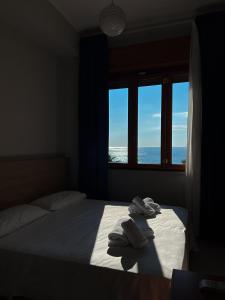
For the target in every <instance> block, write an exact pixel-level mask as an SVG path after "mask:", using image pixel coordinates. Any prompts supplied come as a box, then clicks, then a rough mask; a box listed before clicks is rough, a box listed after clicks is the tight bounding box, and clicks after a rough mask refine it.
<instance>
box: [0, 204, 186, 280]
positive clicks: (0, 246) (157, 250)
mask: <svg viewBox="0 0 225 300" xmlns="http://www.w3.org/2000/svg"><path fill="white" fill-rule="evenodd" d="M127 216H128V204H127V203H121V202H120V203H117V202H106V201H98V200H84V201H83V202H82V203H80V204H79V205H77V204H75V205H70V206H68V207H66V208H64V209H62V210H59V211H56V212H52V213H50V214H48V215H46V216H44V217H42V218H40V219H38V220H36V221H34V222H33V223H31V224H29V225H26V226H24V227H23V228H20V229H19V230H17V231H16V232H14V233H11V234H9V235H7V236H5V237H3V238H1V239H0V254H1V257H2V258H3V257H4V259H1V263H0V275H2V274H1V272H3V271H4V272H6V270H11V272H15V270H14V269H15V267H14V266H12V264H15V262H16V263H17V261H16V259H19V257H20V256H19V254H20V255H21V257H23V259H24V258H25V257H26V256H27V257H29V265H31V261H32V259H33V260H34V259H35V257H39V258H40V257H43V258H50V259H56V260H57V261H61V262H62V261H63V262H65V263H66V262H67V263H68V262H69V263H73V264H74V266H75V265H76V263H79V264H83V265H86V266H87V265H91V266H93V267H102V268H104V269H114V270H119V271H121V270H122V271H126V272H130V273H136V274H151V275H154V276H160V277H163V278H166V279H171V277H172V271H173V269H182V266H183V264H184V260H185V245H186V241H185V231H186V227H187V211H186V210H185V209H184V208H181V207H174V206H162V212H161V214H158V215H157V216H156V218H153V219H148V220H146V219H144V218H143V217H138V218H137V220H136V221H137V223H140V226H142V225H143V224H144V225H145V226H146V224H147V225H148V226H150V227H151V228H152V229H153V230H154V233H155V238H154V239H153V240H149V243H148V245H147V246H146V247H145V248H143V249H134V248H132V247H125V248H111V249H109V248H108V234H109V232H110V231H111V230H112V229H113V227H114V224H115V223H116V222H117V220H118V219H119V218H122V217H127ZM12 257H13V259H12ZM15 257H16V258H15ZM32 257H33V258H32ZM21 265H23V266H24V263H22V264H21ZM74 268H75V267H74ZM9 272H10V271H9ZM18 272H19V271H17V276H20V273H18ZM24 272H25V271H24V270H23V274H24ZM26 272H27V271H26ZM5 275H6V274H5ZM10 276H11V274H8V277H10ZM6 277H7V276H6Z"/></svg>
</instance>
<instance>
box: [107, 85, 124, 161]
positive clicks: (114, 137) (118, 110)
mask: <svg viewBox="0 0 225 300" xmlns="http://www.w3.org/2000/svg"><path fill="white" fill-rule="evenodd" d="M109 111H110V114H109V145H110V147H109V162H112V163H113V162H114V163H128V88H122V89H112V90H110V91H109Z"/></svg>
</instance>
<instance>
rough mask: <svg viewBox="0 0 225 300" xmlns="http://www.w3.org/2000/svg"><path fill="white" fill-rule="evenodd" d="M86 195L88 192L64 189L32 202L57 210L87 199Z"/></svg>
mask: <svg viewBox="0 0 225 300" xmlns="http://www.w3.org/2000/svg"><path fill="white" fill-rule="evenodd" d="M86 197H87V196H86V194H83V193H80V192H78V191H62V192H58V193H54V194H51V195H48V196H44V197H41V198H39V199H37V200H35V201H33V202H31V203H30V204H32V205H36V206H39V207H42V208H44V209H48V210H51V211H55V210H59V209H61V208H63V207H66V206H68V205H70V204H75V203H80V202H81V201H82V200H84V199H86Z"/></svg>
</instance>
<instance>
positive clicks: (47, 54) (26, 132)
mask: <svg viewBox="0 0 225 300" xmlns="http://www.w3.org/2000/svg"><path fill="white" fill-rule="evenodd" d="M32 1H33V0H32ZM11 2H12V1H9V2H8V3H11ZM34 2H35V1H34ZM46 2H47V1H41V2H40V3H39V5H40V6H42V8H46V7H45V3H46ZM36 4H37V2H36ZM5 6H7V5H5ZM1 8H2V7H1V5H0V10H1ZM3 8H4V7H3ZM20 8H21V19H20V13H19V12H18V14H17V16H16V17H15V16H14V17H15V18H12V19H13V21H12V22H11V24H9V23H10V18H9V19H7V22H5V18H1V16H2V11H1V13H0V157H5V156H18V155H36V154H65V155H66V156H68V157H70V158H71V160H70V161H71V169H72V164H73V181H72V183H73V186H76V184H77V163H76V159H77V148H78V147H77V131H76V130H77V129H76V128H77V103H78V101H77V89H78V86H77V84H78V77H77V69H78V58H77V56H76V55H77V49H74V48H73V47H75V46H74V45H75V44H76V43H77V34H76V32H75V31H74V30H73V29H72V27H71V26H70V25H68V24H67V23H66V21H65V20H64V19H63V17H62V16H60V15H59V13H58V12H55V9H54V8H53V7H52V6H51V5H50V4H48V5H47V9H46V10H44V15H45V18H47V17H48V15H49V22H50V23H51V30H48V24H46V25H45V26H46V28H45V30H46V32H47V34H44V24H42V22H41V21H40V19H39V20H38V18H36V17H35V18H33V19H32V18H30V16H31V15H29V14H26V15H23V14H22V13H24V11H23V5H22V2H21V6H20ZM30 8H32V7H30ZM7 9H8V7H7ZM39 12H40V13H41V9H39ZM13 13H15V12H14V11H13ZM27 16H28V17H29V18H27ZM26 18H27V19H26ZM28 19H30V20H32V21H31V23H30V25H31V26H33V28H34V27H35V28H36V31H35V33H34V35H33V36H32V37H31V36H30V35H29V30H30V29H28V30H27V32H26V31H24V30H25V27H24V26H22V25H24V24H25V23H26V22H25V21H27V20H28ZM34 19H35V20H36V21H37V23H35V22H34ZM15 20H16V22H15ZM19 20H21V24H20V25H21V26H15V25H16V24H19V23H18V22H19ZM43 21H44V20H43ZM40 24H41V25H40ZM40 26H41V29H40V28H39V27H40ZM27 28H29V24H27ZM63 32H64V33H65V36H64V38H65V44H64V43H63V35H62V33H63ZM58 33H59V35H58ZM42 34H43V35H42ZM50 36H51V38H50V42H49V43H47V42H46V41H47V40H48V37H50ZM68 36H69V37H70V39H68ZM73 38H74V40H73V43H71V44H70V43H68V41H71V39H73ZM57 46H58V48H57ZM64 48H65V49H64Z"/></svg>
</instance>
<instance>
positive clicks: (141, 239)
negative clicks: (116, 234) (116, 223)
mask: <svg viewBox="0 0 225 300" xmlns="http://www.w3.org/2000/svg"><path fill="white" fill-rule="evenodd" d="M121 226H122V228H123V230H124V233H125V234H126V236H127V238H128V240H129V242H130V243H131V245H132V246H133V247H134V248H142V247H144V246H145V245H146V244H147V243H148V240H147V238H146V237H145V236H144V234H143V233H142V232H141V230H140V229H139V228H138V227H137V225H136V224H135V222H134V221H133V220H132V219H129V220H127V221H123V222H122V223H121Z"/></svg>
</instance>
